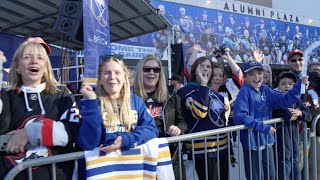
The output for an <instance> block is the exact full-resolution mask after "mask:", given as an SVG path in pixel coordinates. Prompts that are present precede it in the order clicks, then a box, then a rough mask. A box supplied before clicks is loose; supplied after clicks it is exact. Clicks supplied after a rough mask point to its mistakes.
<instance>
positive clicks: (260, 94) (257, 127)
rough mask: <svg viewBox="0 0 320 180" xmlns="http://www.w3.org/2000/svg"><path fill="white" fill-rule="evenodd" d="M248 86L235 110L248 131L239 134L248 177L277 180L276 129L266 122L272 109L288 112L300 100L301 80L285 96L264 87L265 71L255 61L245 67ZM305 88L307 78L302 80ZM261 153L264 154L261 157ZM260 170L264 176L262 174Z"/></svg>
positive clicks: (237, 100) (236, 103) (243, 87)
mask: <svg viewBox="0 0 320 180" xmlns="http://www.w3.org/2000/svg"><path fill="white" fill-rule="evenodd" d="M243 72H244V74H245V83H244V85H243V86H242V88H241V90H240V92H239V94H238V96H237V99H236V102H235V106H234V122H235V124H244V125H245V126H247V127H248V128H250V129H249V130H243V131H241V132H240V140H241V143H242V146H243V149H244V150H243V151H244V152H243V154H244V163H245V173H246V177H247V179H248V180H250V179H259V176H263V177H260V178H264V179H270V180H273V179H275V176H276V174H275V166H274V156H273V149H272V145H273V143H274V136H273V135H272V134H273V133H275V132H276V129H275V128H274V127H272V126H271V125H267V124H264V123H263V121H265V120H268V119H271V118H272V116H271V112H272V109H278V108H289V107H290V106H291V105H293V104H295V103H296V102H298V101H299V99H300V96H301V94H300V88H301V80H298V81H297V83H296V84H294V86H293V88H292V89H291V90H290V91H289V92H288V93H286V94H284V95H282V94H280V93H278V92H276V91H274V90H272V89H271V88H269V87H268V86H266V85H263V84H262V82H263V73H264V71H263V67H262V64H261V63H259V62H256V61H248V62H247V63H245V64H244V67H243ZM302 81H303V83H304V84H306V83H307V81H308V79H307V77H303V78H302ZM260 153H261V154H260ZM260 170H261V172H260Z"/></svg>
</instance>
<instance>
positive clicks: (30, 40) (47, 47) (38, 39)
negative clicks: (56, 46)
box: [26, 37, 51, 55]
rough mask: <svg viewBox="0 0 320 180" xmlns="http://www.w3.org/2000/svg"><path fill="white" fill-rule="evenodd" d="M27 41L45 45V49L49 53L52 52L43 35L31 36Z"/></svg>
mask: <svg viewBox="0 0 320 180" xmlns="http://www.w3.org/2000/svg"><path fill="white" fill-rule="evenodd" d="M26 41H27V42H34V43H38V44H41V45H42V46H43V47H44V49H45V50H46V52H47V54H48V55H49V54H50V53H51V49H50V47H49V45H48V44H47V43H45V42H44V40H43V39H42V38H41V37H30V38H28V39H27V40H26Z"/></svg>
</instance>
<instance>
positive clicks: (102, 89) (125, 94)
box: [78, 57, 158, 153]
mask: <svg viewBox="0 0 320 180" xmlns="http://www.w3.org/2000/svg"><path fill="white" fill-rule="evenodd" d="M80 92H81V94H82V95H83V96H84V99H82V100H80V102H79V107H80V112H81V116H82V123H81V125H80V127H79V133H78V143H79V146H80V148H82V149H83V150H93V149H94V148H96V147H98V146H101V149H100V150H102V151H104V152H106V153H110V152H115V151H117V150H120V149H121V150H128V149H130V148H133V147H135V146H137V145H140V144H144V143H146V142H147V141H149V140H150V139H153V138H155V137H157V136H158V130H157V127H156V125H155V123H154V121H153V119H152V117H151V116H150V114H149V113H148V112H147V108H146V106H145V105H144V103H143V101H142V100H141V98H140V97H138V96H136V95H135V94H133V93H132V92H131V90H130V82H129V72H128V69H127V67H126V66H125V65H124V63H123V61H121V60H119V59H117V58H115V57H110V58H108V59H106V60H105V61H103V62H102V63H101V64H100V66H99V69H98V81H97V85H96V91H94V90H93V88H92V87H91V86H89V85H84V86H83V87H82V88H81V90H80Z"/></svg>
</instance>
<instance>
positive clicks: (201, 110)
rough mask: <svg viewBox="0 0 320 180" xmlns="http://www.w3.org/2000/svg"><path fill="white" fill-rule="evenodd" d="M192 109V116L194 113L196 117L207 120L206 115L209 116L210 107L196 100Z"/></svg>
mask: <svg viewBox="0 0 320 180" xmlns="http://www.w3.org/2000/svg"><path fill="white" fill-rule="evenodd" d="M191 108H192V114H193V113H194V114H195V115H196V116H198V117H196V118H205V117H206V115H207V114H208V107H207V106H203V105H202V104H200V103H199V102H197V101H196V100H194V101H193V103H192V105H191Z"/></svg>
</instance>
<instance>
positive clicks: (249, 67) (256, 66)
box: [242, 61, 263, 73]
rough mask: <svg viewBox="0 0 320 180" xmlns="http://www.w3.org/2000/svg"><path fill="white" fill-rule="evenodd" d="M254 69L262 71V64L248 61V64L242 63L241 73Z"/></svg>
mask: <svg viewBox="0 0 320 180" xmlns="http://www.w3.org/2000/svg"><path fill="white" fill-rule="evenodd" d="M254 69H261V70H263V67H262V64H261V63H259V62H257V61H248V62H246V63H244V65H243V70H242V71H243V72H244V73H247V72H249V71H251V70H254Z"/></svg>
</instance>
